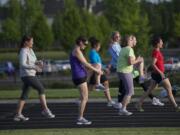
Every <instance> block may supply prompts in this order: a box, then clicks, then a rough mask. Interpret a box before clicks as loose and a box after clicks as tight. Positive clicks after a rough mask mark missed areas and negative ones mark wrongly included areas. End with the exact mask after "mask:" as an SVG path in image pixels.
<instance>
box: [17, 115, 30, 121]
mask: <svg viewBox="0 0 180 135" xmlns="http://www.w3.org/2000/svg"><path fill="white" fill-rule="evenodd" d="M28 120H29V118H28V117H25V116H24V115H23V114H20V115H18V114H16V115H15V116H14V121H28Z"/></svg>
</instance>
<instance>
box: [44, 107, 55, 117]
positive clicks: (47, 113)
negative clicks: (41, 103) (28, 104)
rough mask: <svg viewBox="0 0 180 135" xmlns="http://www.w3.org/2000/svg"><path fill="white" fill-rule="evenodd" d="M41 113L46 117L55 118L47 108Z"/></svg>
mask: <svg viewBox="0 0 180 135" xmlns="http://www.w3.org/2000/svg"><path fill="white" fill-rule="evenodd" d="M41 113H42V115H44V116H45V117H46V118H55V115H54V114H52V112H51V111H50V110H49V109H48V110H43V111H42V112H41Z"/></svg>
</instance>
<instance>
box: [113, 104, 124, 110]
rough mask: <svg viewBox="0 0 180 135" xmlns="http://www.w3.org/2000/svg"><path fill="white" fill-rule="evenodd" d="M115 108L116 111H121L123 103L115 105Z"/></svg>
mask: <svg viewBox="0 0 180 135" xmlns="http://www.w3.org/2000/svg"><path fill="white" fill-rule="evenodd" d="M113 107H114V108H116V109H121V108H122V104H121V103H116V104H114V105H113Z"/></svg>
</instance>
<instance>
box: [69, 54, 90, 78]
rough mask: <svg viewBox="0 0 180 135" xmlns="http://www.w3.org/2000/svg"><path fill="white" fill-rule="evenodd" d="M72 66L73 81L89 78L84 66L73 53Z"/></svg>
mask: <svg viewBox="0 0 180 135" xmlns="http://www.w3.org/2000/svg"><path fill="white" fill-rule="evenodd" d="M70 64H71V73H72V79H79V78H83V77H86V76H87V72H86V69H85V67H84V65H82V63H81V62H80V61H79V60H78V58H77V57H76V56H73V54H72V53H71V54H70Z"/></svg>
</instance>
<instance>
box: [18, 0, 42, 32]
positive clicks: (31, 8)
mask: <svg viewBox="0 0 180 135" xmlns="http://www.w3.org/2000/svg"><path fill="white" fill-rule="evenodd" d="M22 8H23V13H22V18H21V28H22V33H24V34H26V33H28V34H29V33H31V30H32V27H33V25H34V23H35V22H36V20H37V18H38V17H39V16H40V15H43V7H42V4H41V0H26V1H24V5H23V7H22Z"/></svg>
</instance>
